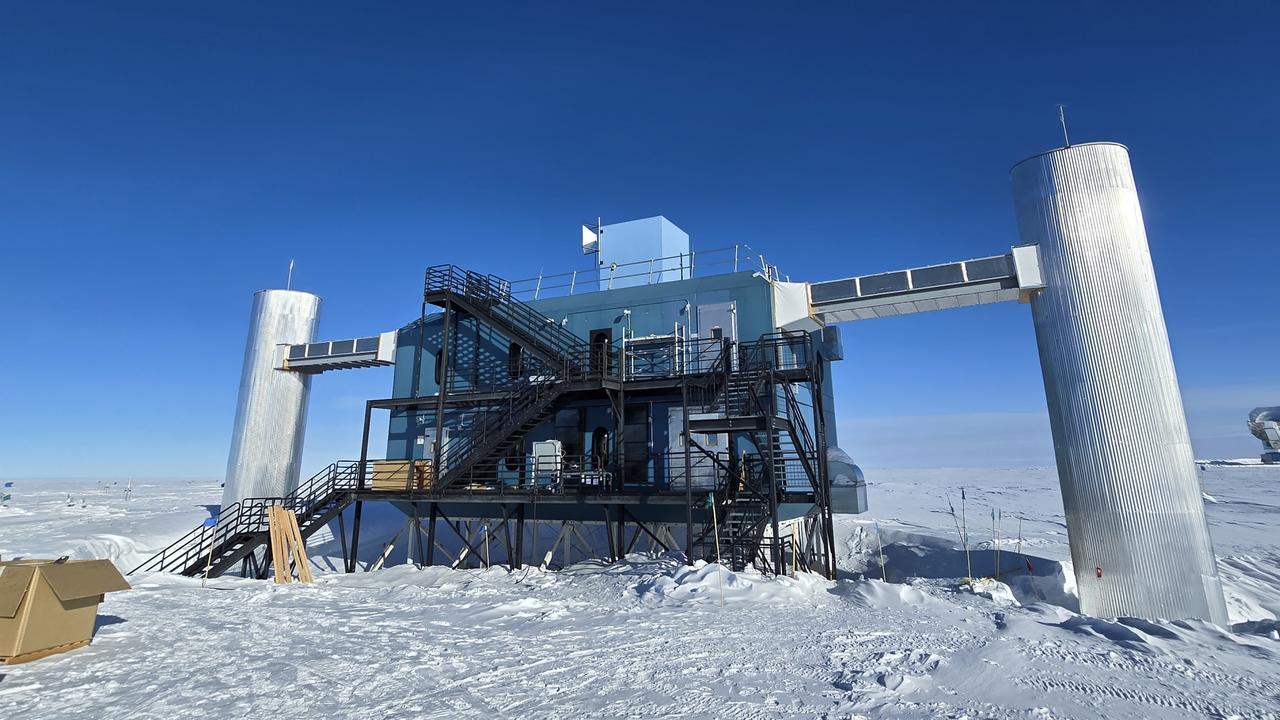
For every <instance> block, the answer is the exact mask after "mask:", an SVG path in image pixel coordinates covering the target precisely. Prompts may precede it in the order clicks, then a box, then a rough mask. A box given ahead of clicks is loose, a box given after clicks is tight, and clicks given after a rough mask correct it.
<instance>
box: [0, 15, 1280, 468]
mask: <svg viewBox="0 0 1280 720" xmlns="http://www.w3.org/2000/svg"><path fill="white" fill-rule="evenodd" d="M263 5H267V4H265V3H216V4H206V5H202V6H200V7H195V6H190V5H188V4H182V3H159V2H157V3H132V2H126V3H119V4H111V5H110V6H108V5H107V4H101V3H98V4H92V3H57V4H55V3H6V4H5V5H4V6H3V7H2V8H0V88H3V90H2V91H0V250H3V256H2V261H0V319H2V320H0V329H2V330H3V335H4V336H5V337H6V338H7V339H8V342H9V344H10V349H9V351H8V352H6V353H5V354H4V356H3V357H4V360H3V361H2V364H0V368H3V372H2V373H0V476H5V477H39V476H103V475H111V476H126V475H136V476H155V475H184V476H214V477H216V476H220V475H221V474H222V472H223V469H224V466H225V462H226V453H227V447H228V442H229V436H230V428H231V422H232V417H233V415H234V403H235V394H236V388H237V383H238V375H239V370H240V362H241V354H242V351H243V345H244V337H245V326H246V318H247V314H248V307H249V301H250V297H251V294H252V293H253V291H255V290H257V289H260V288H263V287H268V286H277V285H279V284H281V283H282V282H283V279H284V273H285V268H286V267H287V265H288V262H289V259H290V258H296V259H297V262H298V269H297V272H296V274H295V286H298V287H301V288H303V289H308V290H312V291H314V292H317V293H318V294H320V295H322V296H323V297H324V301H325V304H324V308H323V311H322V320H321V335H322V336H324V337H349V336H353V335H357V334H365V333H370V332H376V331H380V330H384V329H390V328H392V327H395V326H397V325H399V324H401V323H402V322H403V321H405V320H407V319H409V318H411V317H413V316H414V315H416V312H417V303H418V297H419V292H420V285H421V279H422V275H421V273H422V270H423V268H425V267H426V266H427V265H430V264H435V263H441V262H457V263H462V264H466V265H471V266H476V267H479V268H483V269H485V270H487V271H491V272H494V273H498V274H502V275H507V276H512V277H522V276H527V275H530V274H534V273H535V272H536V271H537V270H538V269H539V268H541V267H546V268H547V269H548V270H554V269H571V268H574V267H579V266H581V263H582V258H581V256H580V255H579V254H577V250H576V247H575V244H576V243H577V242H578V238H577V224H578V223H579V222H582V221H584V220H586V219H589V218H594V217H596V216H597V215H600V216H603V217H604V218H605V219H606V221H608V220H625V219H632V218H637V217H645V216H650V215H655V214H665V215H666V216H667V217H669V218H671V219H672V220H673V221H674V222H676V223H677V224H679V225H680V226H681V227H682V228H684V229H685V230H687V231H688V232H689V233H690V234H691V236H692V237H693V242H694V244H695V247H702V248H711V247H721V246H725V245H731V244H734V243H747V244H750V245H752V246H753V247H755V248H757V249H759V250H762V251H764V252H765V253H766V255H768V257H769V258H770V260H771V261H772V262H776V263H778V264H779V265H781V266H782V268H783V270H784V271H785V272H787V273H789V274H790V275H791V276H792V278H793V279H805V280H822V279H831V278H836V277H844V276H849V275H854V274H860V273H866V272H875V271H880V270H889V269H897V268H901V267H907V266H911V265H913V264H926V263H931V262H940V261H945V260H951V259H960V258H965V257H974V256H980V255H985V254H990V253H998V252H1001V251H1003V250H1005V249H1007V248H1008V247H1009V246H1010V245H1012V244H1016V243H1017V236H1016V229H1015V225H1014V219H1013V211H1012V203H1011V200H1010V191H1009V184H1008V170H1009V168H1010V166H1011V165H1013V163H1015V162H1016V161H1018V160H1020V159H1022V158H1023V157H1025V156H1028V155H1031V154H1033V153H1036V152H1038V151H1041V150H1044V149H1048V148H1050V147H1054V146H1056V145H1057V144H1060V135H1059V129H1058V127H1057V124H1056V117H1055V113H1056V110H1055V107H1056V105H1057V104H1058V103H1064V104H1065V105H1066V106H1067V113H1068V119H1069V122H1070V126H1071V134H1072V139H1073V141H1085V140H1115V141H1119V142H1123V143H1125V144H1127V145H1129V147H1130V148H1131V151H1132V154H1133V160H1134V165H1135V172H1136V175H1137V179H1138V184H1139V189H1140V193H1141V196H1142V200H1143V203H1144V208H1145V212H1146V220H1147V224H1148V232H1149V235H1150V238H1151V244H1152V253H1153V256H1154V260H1155V264H1156V270H1157V275H1158V278H1159V282H1160V288H1161V294H1162V297H1163V300H1164V306H1165V311H1166V314H1167V319H1168V325H1169V331H1170V335H1171V338H1172V342H1173V348H1174V355H1175V359H1176V362H1177V366H1178V371H1179V375H1180V378H1181V380H1182V385H1183V389H1184V396H1185V399H1186V403H1187V409H1188V415H1189V418H1190V422H1191V431H1192V435H1193V441H1194V443H1195V445H1196V449H1197V454H1198V455H1200V456H1202V457H1222V456H1228V457H1238V456H1253V455H1256V454H1257V452H1258V448H1257V447H1256V446H1257V443H1256V441H1254V440H1253V439H1252V438H1251V437H1250V436H1249V435H1248V433H1247V431H1246V430H1245V427H1244V419H1245V414H1246V412H1247V411H1248V410H1249V409H1250V408H1251V407H1253V406H1255V405H1259V404H1274V403H1280V379H1278V378H1277V376H1276V374H1275V362H1274V358H1275V357H1276V355H1277V350H1278V349H1280V347H1278V345H1280V340H1278V339H1277V337H1278V336H1277V333H1276V332H1275V325H1274V318H1273V317H1271V315H1270V311H1269V310H1268V309H1267V308H1265V307H1263V302H1264V299H1268V300H1269V298H1270V295H1271V294H1272V293H1271V292H1270V291H1271V290H1272V289H1273V288H1274V284H1275V282H1274V278H1275V273H1276V260H1277V243H1276V230H1275V227H1276V221H1275V219H1274V217H1272V215H1273V214H1274V208H1275V207H1276V196H1277V190H1280V187H1278V185H1280V182H1278V179H1277V175H1276V171H1275V168H1276V167H1277V160H1278V159H1280V158H1277V151H1278V150H1280V141H1278V140H1277V139H1276V132H1275V123H1276V118H1277V117H1280V93H1277V92H1276V90H1277V88H1276V76H1275V54H1274V47H1273V44H1272V41H1273V40H1274V29H1275V27H1277V24H1278V21H1280V11H1277V9H1276V7H1275V6H1274V5H1272V4H1264V3H1232V4H1229V5H1225V6H1210V5H1208V4H1203V5H1193V4H1172V5H1171V4H1166V3H1158V4H1157V3H1153V4H1147V5H1140V4H1139V5H1133V6H1131V7H1125V8H1119V7H1111V4H1108V3H1079V4H1056V5H1054V6H1052V7H1050V6H1049V5H1047V4H1039V3H1010V4H1006V5H994V4H976V5H962V4H958V3H938V4H932V3H931V4H922V5H914V6H912V7H911V8H909V9H899V8H891V5H892V4H876V5H872V4H852V3H841V4H829V5H824V4H812V5H806V6H804V7H803V8H799V9H797V8H792V7H789V6H787V5H783V4H776V3H772V4H761V5H753V4H748V3H732V4H723V5H716V4H702V3H698V4H696V5H697V7H696V8H695V9H690V8H689V7H687V6H688V5H689V4H685V3H670V4H659V3H646V4H633V5H629V6H624V5H622V4H613V3H592V4H585V5H580V6H574V5H567V4H559V3H550V4H537V5H536V6H535V7H525V6H521V5H505V4H504V5H489V6H487V7H486V8H481V9H476V8H473V9H469V10H465V11H459V10H456V9H451V10H449V11H447V12H446V11H445V10H442V9H433V8H430V7H426V6H425V5H423V4H417V3H358V4H357V3H348V4H327V3H305V4H296V5H281V4H274V3H273V4H270V7H269V8H268V7H263ZM1224 8H1225V9H1224ZM844 333H845V346H846V356H847V359H846V360H845V361H844V362H843V363H841V364H840V367H839V369H838V371H837V373H836V378H835V379H836V382H837V383H838V385H837V403H838V410H839V414H840V416H841V431H842V445H844V446H845V447H846V449H848V450H849V451H850V452H851V453H852V454H853V455H854V457H855V458H857V459H858V460H859V461H860V462H862V463H863V464H865V465H869V466H886V465H900V466H901V465H909V466H921V465H1024V464H1049V463H1051V462H1052V455H1051V453H1052V451H1051V442H1050V439H1049V433H1048V423H1047V419H1046V417H1045V405H1044V394H1043V388H1042V385H1041V380H1040V375H1039V369H1038V364H1037V361H1036V357H1035V345H1034V338H1033V335H1032V328H1031V321H1030V317H1029V314H1028V313H1027V312H1026V308H1024V307H1020V306H1017V305H1000V306H989V307H983V308H972V309H967V310H961V311H952V312H949V313H941V314H933V315H923V316H917V317H913V318H901V319H896V320H890V321H883V322H869V323H860V324H856V325H850V326H846V327H845V329H844ZM389 386H390V374H389V372H388V371H385V370H379V371H361V372H348V373H331V374H327V375H325V376H322V377H321V378H320V379H319V380H318V381H317V382H316V384H315V386H314V390H313V395H312V405H311V421H310V425H309V428H308V436H307V455H306V460H305V464H306V466H307V468H317V467H321V466H323V465H325V464H327V463H328V462H330V461H331V460H333V459H336V458H340V457H348V456H353V455H355V454H356V451H357V450H358V444H359V438H358V435H359V424H360V419H361V409H362V406H363V401H364V399H365V398H368V397H381V396H385V395H387V394H388V393H389Z"/></svg>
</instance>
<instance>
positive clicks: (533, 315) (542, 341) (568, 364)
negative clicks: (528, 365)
mask: <svg viewBox="0 0 1280 720" xmlns="http://www.w3.org/2000/svg"><path fill="white" fill-rule="evenodd" d="M422 297H423V300H425V301H426V302H428V303H431V304H433V305H439V306H442V307H443V306H445V305H446V304H447V303H452V304H454V305H457V306H458V307H459V308H461V309H463V310H465V311H466V312H467V313H469V314H471V315H472V316H474V317H476V318H478V319H480V320H482V321H485V322H487V323H488V324H490V325H492V326H493V327H495V328H496V329H498V330H500V331H503V332H504V333H505V334H507V335H508V336H509V337H510V339H511V340H513V341H515V342H518V343H520V344H521V345H523V346H524V347H525V348H526V349H527V350H529V351H530V352H532V353H534V354H535V355H537V356H539V357H540V358H541V359H542V360H543V361H544V362H546V363H547V364H548V365H550V366H551V367H552V368H554V369H555V370H556V371H557V372H558V373H559V374H560V375H561V376H562V377H571V376H579V375H583V374H585V373H588V371H589V370H591V369H592V368H591V364H592V363H591V362H590V360H591V352H590V347H589V345H588V344H587V343H586V341H584V340H583V339H582V338H580V337H578V336H577V335H574V334H573V333H572V332H570V331H568V330H566V329H565V328H564V327H563V326H561V325H560V323H558V322H556V321H555V320H553V319H551V318H549V317H547V316H545V315H543V314H542V313H539V312H538V311H537V310H534V309H533V308H531V307H529V306H528V305H526V304H524V303H522V302H520V301H519V300H517V299H515V298H514V297H512V295H511V283H509V282H507V281H506V280H503V279H502V278H500V277H498V276H496V275H483V274H481V273H477V272H472V271H470V270H464V269H462V268H459V267H457V266H456V265H435V266H432V267H429V268H427V275H426V282H425V284H424V288H423V295H422ZM615 366H616V365H615Z"/></svg>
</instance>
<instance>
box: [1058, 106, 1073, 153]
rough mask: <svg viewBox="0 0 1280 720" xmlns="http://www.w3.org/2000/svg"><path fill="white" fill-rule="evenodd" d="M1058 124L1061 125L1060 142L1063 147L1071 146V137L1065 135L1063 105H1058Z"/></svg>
mask: <svg viewBox="0 0 1280 720" xmlns="http://www.w3.org/2000/svg"><path fill="white" fill-rule="evenodd" d="M1058 124H1059V125H1061V126H1062V142H1063V143H1065V145H1064V147H1071V138H1069V137H1067V110H1066V106H1065V105H1059V106H1058Z"/></svg>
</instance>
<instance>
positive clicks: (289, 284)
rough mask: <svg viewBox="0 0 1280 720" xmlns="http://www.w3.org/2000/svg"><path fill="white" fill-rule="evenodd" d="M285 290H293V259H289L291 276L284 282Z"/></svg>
mask: <svg viewBox="0 0 1280 720" xmlns="http://www.w3.org/2000/svg"><path fill="white" fill-rule="evenodd" d="M284 289H285V290H292V289H293V258H289V276H288V278H286V279H285V281H284Z"/></svg>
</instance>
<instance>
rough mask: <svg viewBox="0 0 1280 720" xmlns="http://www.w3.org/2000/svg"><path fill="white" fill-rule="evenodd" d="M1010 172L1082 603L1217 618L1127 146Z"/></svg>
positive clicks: (1041, 158) (1214, 582) (1221, 619)
mask: <svg viewBox="0 0 1280 720" xmlns="http://www.w3.org/2000/svg"><path fill="white" fill-rule="evenodd" d="M1012 176H1013V178H1012V179H1013V197H1014V205H1015V209H1016V212H1017V218H1018V230H1019V233H1020V234H1021V236H1022V241H1023V242H1025V243H1034V244H1036V245H1039V246H1040V258H1041V263H1042V266H1043V273H1044V283H1045V287H1044V289H1043V290H1042V291H1040V292H1039V293H1037V294H1036V295H1035V296H1034V297H1033V298H1032V300H1031V313H1032V317H1033V318H1034V321H1035V331H1036V341H1037V344H1038V346H1039V351H1040V365H1041V369H1042V371H1043V373H1044V385H1045V395H1046V396H1047V398H1048V405H1049V419H1050V423H1051V425H1052V428H1053V442H1054V451H1055V453H1056V455H1057V463H1058V479H1059V482H1060V483H1061V486H1062V503H1063V505H1064V507H1065V510H1066V517H1067V530H1068V533H1069V537H1070V542H1071V559H1072V562H1073V563H1074V565H1075V575H1076V581H1077V584H1078V589H1079V594H1080V606H1081V611H1082V612H1085V613H1087V614H1090V615H1095V616H1099V617H1117V616H1139V617H1161V618H1168V619H1184V618H1202V619H1205V620H1210V621H1213V622H1215V623H1218V624H1220V625H1225V624H1226V622H1227V613H1226V607H1225V604H1224V602H1223V597H1222V586H1221V583H1220V582H1219V579H1218V570H1217V563H1216V561H1215V558H1214V555H1213V544H1212V542H1211V541H1210V539H1209V529H1208V526H1207V524H1206V523H1205V515H1204V502H1203V499H1202V498H1201V493H1200V482H1199V479H1198V478H1197V476H1196V467H1195V460H1194V456H1193V455H1192V451H1191V440H1190V437H1189V436H1188V434H1187V422H1186V417H1185V415H1184V413H1183V408H1182V395H1181V393H1180V391H1179V389H1178V379H1177V376H1176V375H1175V374H1174V368H1173V356H1172V354H1171V352H1170V350H1169V336H1168V333H1167V331H1166V329H1165V323H1164V313H1163V311H1162V310H1161V307H1160V296H1159V294H1158V293H1157V290H1156V278H1155V272H1154V270H1153V269H1152V265H1151V253H1150V249H1149V248H1148V246H1147V233H1146V228H1145V226H1144V224H1143V220H1142V211H1141V209H1140V207H1139V205H1138V193H1137V189H1136V187H1135V185H1134V181H1133V171H1132V168H1131V167H1130V165H1129V152H1128V150H1126V149H1125V147H1124V146H1122V145H1117V144H1113V143H1089V144H1085V145H1073V146H1070V147H1066V148H1062V149H1059V150H1054V151H1051V152H1047V153H1044V154H1042V155H1037V156H1035V157H1032V158H1029V159H1027V160H1024V161H1022V162H1021V163H1019V164H1018V165H1016V166H1014V168H1013V171H1012Z"/></svg>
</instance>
